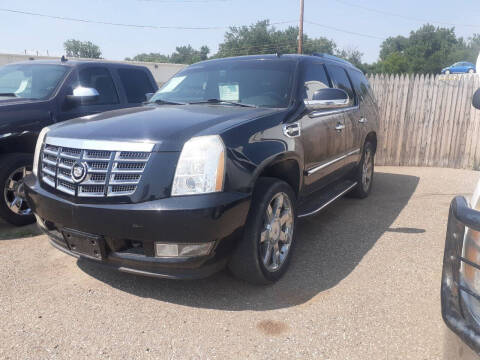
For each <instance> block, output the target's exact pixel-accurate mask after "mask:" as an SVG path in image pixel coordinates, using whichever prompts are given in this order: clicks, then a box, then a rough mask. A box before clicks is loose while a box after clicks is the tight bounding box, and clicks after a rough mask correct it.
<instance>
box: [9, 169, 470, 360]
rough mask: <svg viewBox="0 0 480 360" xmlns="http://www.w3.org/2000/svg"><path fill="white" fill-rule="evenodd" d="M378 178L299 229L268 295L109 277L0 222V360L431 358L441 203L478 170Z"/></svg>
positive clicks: (220, 279)
mask: <svg viewBox="0 0 480 360" xmlns="http://www.w3.org/2000/svg"><path fill="white" fill-rule="evenodd" d="M376 171H377V173H376V175H375V176H376V177H375V183H374V190H373V193H372V195H371V196H370V197H369V198H368V199H366V200H356V199H342V200H339V201H338V202H336V203H335V204H334V205H332V206H331V207H329V208H328V209H326V210H325V211H323V212H321V213H320V214H318V215H317V216H314V217H312V218H308V219H306V220H303V221H301V222H300V223H299V227H298V231H299V233H298V237H297V246H296V249H295V253H294V256H293V261H292V263H291V267H290V269H289V271H288V272H287V274H286V276H285V277H284V278H283V279H282V280H281V281H280V282H278V283H277V284H275V285H273V286H269V287H255V286H251V285H248V284H246V283H243V282H240V281H237V280H235V279H233V278H232V277H231V276H230V275H229V274H228V273H226V272H222V273H220V274H218V275H215V276H213V277H211V278H209V279H205V280H201V281H194V282H192V281H190V282H189V281H171V280H160V279H152V278H143V277H138V276H134V275H129V274H124V273H117V272H114V271H112V270H109V269H106V268H104V267H100V266H98V265H95V264H91V263H89V262H85V261H77V260H76V259H74V258H72V257H69V256H68V255H65V254H63V253H62V252H60V251H58V250H56V249H54V248H52V247H51V246H50V245H49V244H48V241H47V238H46V237H45V236H38V233H35V228H34V227H27V228H23V229H13V228H11V227H9V226H7V225H5V224H3V223H0V277H1V281H0V324H1V326H0V339H1V340H0V358H1V359H83V358H90V359H110V358H111V359H163V358H166V359H190V358H192V359H207V358H210V359H230V358H234V359H245V358H248V359H339V360H345V359H368V360H372V359H402V360H404V359H422V360H423V359H441V358H442V352H443V348H442V346H443V345H442V344H443V341H444V339H443V336H444V331H445V328H444V325H443V322H442V319H441V314H440V299H439V293H440V276H441V262H442V256H443V245H444V233H445V228H446V219H447V214H448V206H449V203H450V200H451V198H452V197H453V196H454V195H456V194H470V193H471V192H472V191H473V189H474V186H475V184H476V181H477V179H478V172H474V171H464V170H451V169H433V168H431V169H430V168H429V169H425V168H393V167H378V168H377V169H376ZM32 231H33V232H34V233H33V235H34V236H31V235H32ZM160 231H161V230H160Z"/></svg>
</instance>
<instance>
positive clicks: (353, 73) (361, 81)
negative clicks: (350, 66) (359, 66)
mask: <svg viewBox="0 0 480 360" xmlns="http://www.w3.org/2000/svg"><path fill="white" fill-rule="evenodd" d="M348 73H349V75H350V79H351V80H352V82H353V87H354V89H355V93H356V94H357V96H358V97H359V98H361V99H362V100H364V99H365V97H366V96H367V94H368V88H369V85H368V80H367V79H366V78H365V76H364V75H363V74H362V73H361V72H360V71H357V70H349V71H348Z"/></svg>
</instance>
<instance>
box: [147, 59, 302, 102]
mask: <svg viewBox="0 0 480 360" xmlns="http://www.w3.org/2000/svg"><path fill="white" fill-rule="evenodd" d="M295 64H296V63H295V61H292V60H277V59H275V60H268V59H267V60H265V59H263V60H239V59H237V60H228V61H226V60H221V61H212V62H206V63H200V64H196V65H192V66H189V67H188V68H186V69H185V70H183V71H181V72H180V73H178V74H176V75H175V76H174V77H173V78H171V79H170V80H169V81H168V82H167V83H166V84H165V85H163V86H162V88H161V89H160V90H159V91H158V92H157V93H156V94H155V96H153V97H152V100H151V101H152V102H154V101H156V100H164V101H174V102H181V103H190V102H199V101H206V100H209V99H218V100H220V101H222V100H223V101H231V102H239V103H244V104H250V105H256V106H261V107H280V108H283V107H287V106H288V104H289V102H290V94H291V89H292V82H293V76H294V73H295ZM223 104H224V105H227V103H223Z"/></svg>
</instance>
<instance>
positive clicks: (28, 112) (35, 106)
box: [0, 97, 52, 137]
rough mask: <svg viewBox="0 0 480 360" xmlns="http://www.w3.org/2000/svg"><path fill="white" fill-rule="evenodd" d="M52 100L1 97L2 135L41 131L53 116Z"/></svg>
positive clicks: (0, 118) (0, 117) (0, 127)
mask: <svg viewBox="0 0 480 360" xmlns="http://www.w3.org/2000/svg"><path fill="white" fill-rule="evenodd" d="M51 105H52V104H51V102H49V101H46V100H32V99H22V98H14V97H0V137H2V135H5V134H19V133H23V132H25V131H40V129H41V128H42V126H45V124H48V123H49V122H50V118H51V107H52V106H51Z"/></svg>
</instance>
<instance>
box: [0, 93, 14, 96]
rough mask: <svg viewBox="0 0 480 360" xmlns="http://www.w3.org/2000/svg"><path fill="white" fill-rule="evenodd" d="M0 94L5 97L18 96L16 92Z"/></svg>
mask: <svg viewBox="0 0 480 360" xmlns="http://www.w3.org/2000/svg"><path fill="white" fill-rule="evenodd" d="M0 96H5V97H18V96H17V94H15V93H0Z"/></svg>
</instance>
